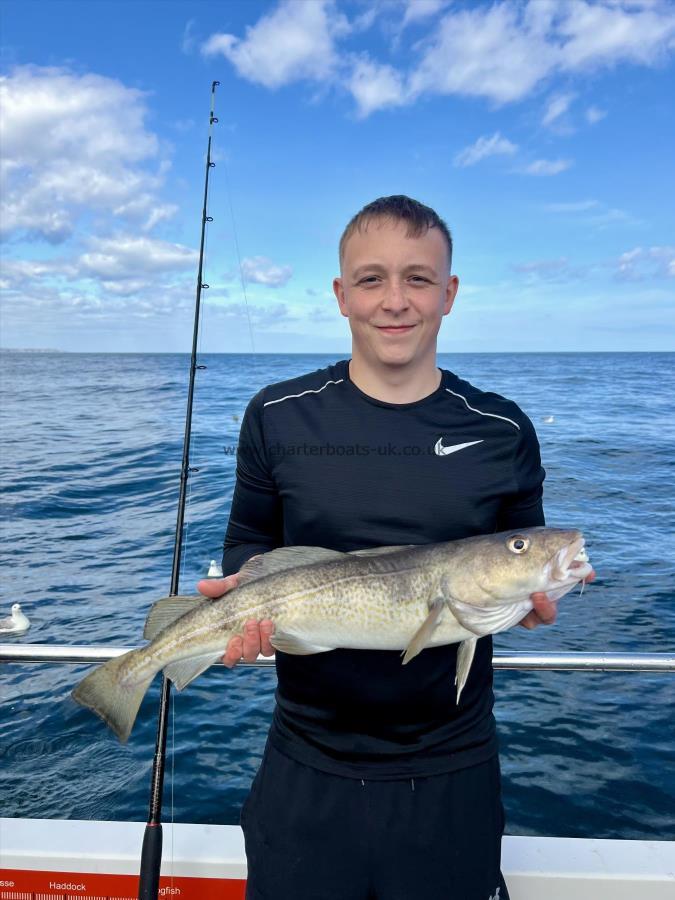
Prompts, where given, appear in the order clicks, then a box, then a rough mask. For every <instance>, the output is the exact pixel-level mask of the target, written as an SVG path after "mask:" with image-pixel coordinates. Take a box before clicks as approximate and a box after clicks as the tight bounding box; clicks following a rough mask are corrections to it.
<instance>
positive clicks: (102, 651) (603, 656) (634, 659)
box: [0, 643, 675, 672]
mask: <svg viewBox="0 0 675 900" xmlns="http://www.w3.org/2000/svg"><path fill="white" fill-rule="evenodd" d="M134 649H135V648H134V647H110V646H96V645H94V646H70V645H68V644H25V643H20V644H0V663H3V662H5V663H9V662H15V663H57V664H58V663H61V664H64V663H65V664H76V663H103V662H106V661H107V660H109V659H114V658H115V657H117V656H122V654H124V653H127V652H128V651H129V650H134ZM492 664H493V666H494V668H495V669H511V670H518V671H532V670H544V671H554V672H675V653H495V654H494V656H493V657H492ZM240 665H241V666H254V667H263V668H264V667H270V668H271V667H272V666H274V657H265V656H259V657H258V659H257V660H255V662H250V663H249V662H245V661H244V660H242V661H241V663H240Z"/></svg>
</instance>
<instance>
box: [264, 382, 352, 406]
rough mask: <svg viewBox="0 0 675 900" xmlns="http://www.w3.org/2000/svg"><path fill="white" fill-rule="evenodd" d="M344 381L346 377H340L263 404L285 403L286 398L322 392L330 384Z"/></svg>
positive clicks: (290, 398)
mask: <svg viewBox="0 0 675 900" xmlns="http://www.w3.org/2000/svg"><path fill="white" fill-rule="evenodd" d="M343 381H344V378H340V379H338V381H327V382H326V383H325V384H324V386H323V387H320V388H317V389H316V390H309V391H303V392H302V393H301V394H286V396H285V397H279V399H278V400H268V401H267V403H263V406H271V405H272V404H273V403H283V401H284V400H292V399H293V398H294V397H304V396H305V394H320V393H321V391H322V390H323V389H324V388H327V387H328V385H329V384H341V383H342V382H343Z"/></svg>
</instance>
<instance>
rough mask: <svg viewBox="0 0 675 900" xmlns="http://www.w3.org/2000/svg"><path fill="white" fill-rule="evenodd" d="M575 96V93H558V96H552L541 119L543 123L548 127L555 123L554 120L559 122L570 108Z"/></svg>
mask: <svg viewBox="0 0 675 900" xmlns="http://www.w3.org/2000/svg"><path fill="white" fill-rule="evenodd" d="M574 97H575V95H574V94H558V95H557V96H555V97H552V98H551V100H549V103H548V105H547V107H546V112H545V113H544V117H543V119H542V120H541V124H542V125H545V126H547V127H548V126H550V125H553V124H554V122H558V121H559V119H560V117H561V116H563V115H564V114H565V113H566V112H567V110H568V109H569V108H570V106H571V104H572V101H573V100H574Z"/></svg>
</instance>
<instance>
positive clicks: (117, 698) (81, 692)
mask: <svg viewBox="0 0 675 900" xmlns="http://www.w3.org/2000/svg"><path fill="white" fill-rule="evenodd" d="M142 652H143V650H130V651H129V653H125V654H124V655H123V656H118V657H117V658H116V659H110V660H108V662H106V663H103V665H102V666H99V667H98V668H97V669H94V671H93V672H90V673H89V675H87V676H86V677H85V678H83V679H82V681H81V682H80V683H79V684H78V685H77V687H76V688H75V690H74V691H73V693H72V697H73V700H75V701H76V702H77V703H79V704H81V705H82V706H86V707H88V708H89V709H90V710H92V712H95V713H96V715H97V716H100V717H101V718H102V719H103V721H104V722H105V723H106V724H107V725H109V726H110V728H112V730H113V731H114V732H115V734H116V735H117V737H118V738H119V739H120V741H122V743H126V741H127V738H128V737H129V735H130V734H131V729H132V728H133V727H134V722H135V721H136V716H137V714H138V710H139V707H140V705H141V701H142V700H143V697H144V696H145V693H146V691H147V690H148V688H149V687H150V682H151V681H152V679H153V678H154V677H155V675H156V674H157V669H155V668H154V667H150V668H146V667H143V668H142V669H141V671H140V672H139V673H138V675H137V677H135V678H134V679H133V680H132V679H130V678H129V676H128V675H126V677H125V673H124V668H125V667H126V665H127V664H128V662H129V659H130V658H131V657H132V656H133V655H134V654H136V653H142Z"/></svg>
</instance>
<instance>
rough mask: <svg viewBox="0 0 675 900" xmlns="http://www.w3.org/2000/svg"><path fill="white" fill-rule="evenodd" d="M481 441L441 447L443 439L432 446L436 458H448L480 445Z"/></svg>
mask: <svg viewBox="0 0 675 900" xmlns="http://www.w3.org/2000/svg"><path fill="white" fill-rule="evenodd" d="M482 443H483V441H482V440H481V441H467V443H466V444H453V445H452V446H451V447H444V446H443V438H439V439H438V440H437V441H436V443H435V444H434V453H435V454H436V456H449V455H450V454H451V453H457V451H458V450H463V449H464V448H465V447H473V445H474V444H482Z"/></svg>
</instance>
